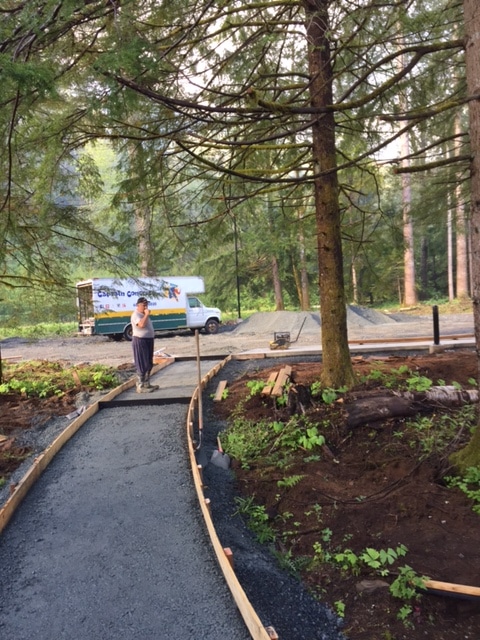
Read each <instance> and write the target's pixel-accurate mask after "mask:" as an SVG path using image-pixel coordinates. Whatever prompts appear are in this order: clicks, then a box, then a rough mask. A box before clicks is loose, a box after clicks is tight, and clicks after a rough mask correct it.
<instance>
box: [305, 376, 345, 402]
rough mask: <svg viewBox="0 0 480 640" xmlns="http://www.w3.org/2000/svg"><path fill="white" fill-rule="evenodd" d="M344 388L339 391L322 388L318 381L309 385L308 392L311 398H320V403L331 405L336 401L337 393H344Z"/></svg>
mask: <svg viewBox="0 0 480 640" xmlns="http://www.w3.org/2000/svg"><path fill="white" fill-rule="evenodd" d="M346 390H347V389H346V387H341V388H340V389H332V388H331V387H326V388H323V387H322V383H321V382H320V381H319V380H316V381H315V382H312V384H311V385H310V392H311V394H312V396H314V397H316V396H321V398H322V402H324V403H325V404H333V403H334V402H335V401H336V400H337V399H338V394H339V393H345V391H346Z"/></svg>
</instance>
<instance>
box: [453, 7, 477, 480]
mask: <svg viewBox="0 0 480 640" xmlns="http://www.w3.org/2000/svg"><path fill="white" fill-rule="evenodd" d="M463 10H464V19H465V62H466V73H467V91H468V97H469V98H470V100H469V102H468V115H469V123H470V146H471V155H472V160H471V215H470V237H471V242H472V300H473V321H474V326H475V347H476V351H477V363H478V365H477V367H478V372H477V379H478V381H479V382H480V99H479V97H478V96H480V10H479V6H478V0H463ZM474 96H476V98H474ZM450 461H451V463H452V464H453V465H454V466H455V467H456V468H457V469H458V471H459V472H460V473H463V472H465V470H466V469H467V468H468V467H470V466H480V425H479V424H478V423H477V427H476V429H475V431H474V433H473V436H472V438H471V440H470V442H469V443H468V444H467V446H466V447H465V448H464V449H461V450H460V451H458V452H457V453H456V454H453V455H452V456H451V457H450Z"/></svg>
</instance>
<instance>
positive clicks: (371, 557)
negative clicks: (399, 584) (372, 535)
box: [359, 544, 407, 576]
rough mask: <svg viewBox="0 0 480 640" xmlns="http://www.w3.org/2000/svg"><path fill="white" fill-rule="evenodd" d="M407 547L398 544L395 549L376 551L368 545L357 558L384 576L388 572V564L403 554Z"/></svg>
mask: <svg viewBox="0 0 480 640" xmlns="http://www.w3.org/2000/svg"><path fill="white" fill-rule="evenodd" d="M406 553H407V547H406V546H405V545H403V544H400V545H399V546H398V547H397V548H396V549H391V548H389V549H381V550H380V551H377V550H376V549H372V548H371V547H368V548H367V549H364V551H362V553H361V554H360V557H359V559H360V560H361V562H363V563H364V564H365V566H367V567H369V568H370V569H374V570H375V571H377V572H378V573H379V574H380V575H382V576H386V575H388V573H389V570H388V568H387V567H388V566H391V565H393V564H394V563H395V562H396V561H397V560H398V558H400V557H403V556H405V555H406Z"/></svg>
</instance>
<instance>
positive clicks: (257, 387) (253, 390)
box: [247, 380, 273, 397]
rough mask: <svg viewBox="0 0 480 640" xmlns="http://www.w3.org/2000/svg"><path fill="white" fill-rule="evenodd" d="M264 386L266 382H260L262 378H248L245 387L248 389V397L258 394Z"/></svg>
mask: <svg viewBox="0 0 480 640" xmlns="http://www.w3.org/2000/svg"><path fill="white" fill-rule="evenodd" d="M265 386H266V384H265V382H262V380H249V381H248V382H247V387H248V389H250V397H253V396H256V395H258V394H260V393H261V392H262V391H263V389H264V388H265ZM271 386H273V385H271Z"/></svg>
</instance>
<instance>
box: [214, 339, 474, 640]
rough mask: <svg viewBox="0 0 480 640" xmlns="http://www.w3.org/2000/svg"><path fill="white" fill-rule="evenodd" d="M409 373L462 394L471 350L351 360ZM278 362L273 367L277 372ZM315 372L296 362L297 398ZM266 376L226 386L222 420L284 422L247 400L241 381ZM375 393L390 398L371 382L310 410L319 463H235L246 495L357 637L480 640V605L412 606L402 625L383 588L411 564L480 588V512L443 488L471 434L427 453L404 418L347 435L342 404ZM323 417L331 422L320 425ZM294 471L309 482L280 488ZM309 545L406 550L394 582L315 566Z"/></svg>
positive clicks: (456, 432) (261, 402) (450, 601)
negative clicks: (319, 437)
mask: <svg viewBox="0 0 480 640" xmlns="http://www.w3.org/2000/svg"><path fill="white" fill-rule="evenodd" d="M403 365H406V366H407V367H408V368H409V369H410V371H412V372H416V373H417V374H418V375H422V376H426V377H428V378H430V379H431V380H433V381H434V383H435V384H437V383H438V381H442V382H441V384H452V383H453V382H457V383H459V384H461V385H462V386H463V387H464V388H471V379H475V378H476V371H477V362H476V356H475V354H474V352H472V351H467V350H465V351H456V352H450V353H439V354H432V355H419V356H415V357H403V356H398V357H397V356H395V357H391V358H387V359H386V360H384V364H383V365H382V364H380V363H379V362H378V361H374V360H373V359H372V358H369V359H363V358H356V359H355V360H354V368H355V371H356V373H357V374H358V375H364V374H367V373H368V372H370V371H372V370H379V369H380V368H383V367H385V370H388V369H389V368H393V369H399V368H400V367H401V366H403ZM281 366H282V365H281V364H276V366H275V367H273V368H272V369H271V370H272V371H278V370H279V368H280V367H281ZM320 367H321V365H320V364H319V363H313V364H312V363H302V362H299V363H298V364H296V365H293V366H292V382H293V383H294V385H295V388H296V389H298V390H300V391H301V390H302V389H304V388H305V387H309V385H310V384H311V383H312V382H314V381H318V379H319V371H320ZM269 373H270V370H269V369H265V370H262V372H261V373H260V374H259V372H258V371H257V372H255V374H245V375H244V376H242V377H241V378H239V379H237V380H236V381H235V382H234V383H233V384H231V385H230V386H229V392H228V396H227V398H226V399H225V400H223V401H222V402H221V403H217V404H216V407H217V408H216V411H217V412H218V414H219V417H222V418H225V417H227V416H229V415H230V414H231V413H232V411H234V409H235V407H237V405H238V403H239V402H240V401H243V402H244V404H243V408H242V412H241V414H242V417H243V418H246V419H248V420H261V419H271V420H277V421H281V420H287V419H288V417H289V409H288V408H285V407H281V406H278V404H276V403H275V402H274V400H273V399H272V398H266V397H262V396H260V395H256V396H254V397H251V398H250V397H249V398H248V399H246V400H245V398H247V396H248V395H249V393H250V392H249V390H248V388H247V387H246V382H247V381H248V380H259V379H260V380H265V381H266V380H267V379H268V375H269ZM469 379H470V382H469ZM379 391H381V392H382V393H383V392H385V393H387V394H388V393H389V391H388V390H386V389H385V388H384V389H383V390H381V389H380V383H378V382H377V383H373V382H369V383H368V384H366V383H364V384H362V385H359V386H358V388H356V389H355V390H354V391H352V392H349V393H348V394H347V395H346V396H345V397H344V399H343V401H342V402H341V403H340V402H337V403H334V404H333V405H326V404H324V403H321V402H319V401H316V400H315V399H314V401H313V402H312V404H309V403H308V402H307V403H306V404H307V405H308V404H309V406H308V407H307V408H306V414H307V415H308V417H309V419H310V421H311V422H314V423H315V424H318V425H320V427H319V428H320V430H321V432H322V433H323V434H324V435H325V437H326V447H324V448H323V451H322V452H321V456H320V457H319V459H317V460H315V461H310V462H306V461H305V458H306V457H307V456H308V455H311V453H312V452H311V451H309V452H305V451H303V452H301V453H300V454H299V455H297V456H296V458H295V460H294V461H292V464H291V466H289V468H288V469H287V470H285V469H279V468H278V467H277V468H275V467H273V466H271V465H270V466H266V465H264V464H262V463H258V464H256V465H255V466H253V465H252V466H251V467H250V468H249V469H243V468H242V467H241V465H240V464H239V463H238V462H236V461H233V463H232V464H233V468H234V470H235V474H236V479H237V482H238V486H239V490H240V492H241V493H242V494H244V495H245V496H251V495H254V496H255V501H256V503H257V504H260V505H264V506H265V509H266V513H267V514H268V515H269V525H270V526H272V527H273V528H274V529H275V530H276V531H277V537H276V540H277V542H276V551H277V552H279V553H280V554H281V555H283V557H284V558H286V557H289V558H290V560H289V562H290V564H291V565H292V566H293V565H295V566H296V567H297V569H298V568H300V569H299V574H300V576H301V578H302V580H303V581H304V582H305V583H306V584H308V586H309V587H310V589H311V590H312V592H313V593H314V594H316V595H317V596H318V597H319V598H320V599H321V600H322V601H324V602H328V603H330V605H331V606H332V608H336V605H335V603H339V602H340V603H343V605H345V626H344V632H345V635H346V636H347V637H348V638H349V639H350V640H388V639H391V640H393V639H394V640H399V639H404V638H408V639H409V640H412V639H413V640H416V639H420V638H435V640H447V639H448V640H460V639H462V640H465V639H470V640H478V638H480V602H479V600H472V599H470V600H466V599H462V598H452V597H444V596H443V595H437V594H435V595H434V594H432V593H427V594H422V595H421V596H420V597H419V599H418V600H413V601H411V606H412V611H411V614H410V615H408V617H407V619H406V622H405V623H404V622H402V621H400V620H399V619H398V618H397V615H398V613H399V611H400V608H401V607H402V606H403V604H404V602H401V601H400V600H399V599H397V598H394V597H393V596H392V595H390V593H389V589H388V586H389V584H390V583H392V582H393V580H394V579H395V577H396V575H397V574H398V570H399V568H401V567H404V566H405V565H409V566H410V567H412V568H413V569H414V571H415V572H416V574H417V575H418V576H427V577H428V578H430V579H432V580H438V581H442V582H449V583H460V584H463V585H471V586H476V587H480V581H479V577H478V567H479V565H480V545H479V533H478V532H479V524H480V519H479V518H480V516H479V515H478V514H476V513H475V512H474V511H473V510H472V504H473V503H472V501H471V500H468V499H467V498H466V497H465V495H464V494H463V493H462V492H460V490H458V489H449V488H447V487H446V486H445V483H444V481H443V478H444V476H445V475H446V474H448V473H449V472H451V469H450V468H449V463H448V455H449V454H450V453H451V452H452V451H454V450H456V449H458V448H460V447H462V446H463V445H464V444H465V442H467V441H468V439H469V437H470V431H469V429H468V427H466V426H465V425H462V422H461V421H460V420H459V419H458V417H457V419H456V422H455V428H454V429H453V432H452V433H451V434H450V436H449V439H448V441H447V442H445V441H443V442H442V443H440V442H438V438H436V437H435V433H432V434H429V436H430V440H429V441H428V442H429V444H428V447H427V453H428V455H425V449H422V444H421V443H422V441H423V442H424V443H425V442H426V440H425V434H424V435H423V436H422V437H421V438H419V437H418V430H417V431H415V430H414V429H413V428H412V427H411V426H409V423H408V421H407V420H405V419H403V418H398V419H390V420H386V421H384V422H378V421H376V422H370V423H368V424H364V425H362V426H357V427H355V428H348V427H347V426H346V412H345V409H344V407H345V405H346V404H347V403H349V402H350V401H356V400H358V399H359V398H361V397H365V396H369V397H370V396H371V395H372V394H374V393H378V392H379ZM297 408H298V407H297ZM456 411H458V409H457V410H455V409H446V408H444V407H440V406H429V407H428V406H425V405H424V406H423V407H421V408H420V413H419V415H420V416H422V415H423V416H432V415H433V414H436V415H437V417H439V416H451V417H452V418H453V419H454V420H455V412H456ZM290 413H291V408H290ZM443 419H444V420H445V419H446V418H445V417H444V418H443ZM324 421H328V423H329V424H330V426H329V427H325V426H324V425H325V422H324ZM297 474H298V475H299V476H302V479H301V480H300V481H299V482H298V483H297V484H295V486H291V487H289V488H285V487H283V488H279V485H278V482H279V481H283V480H285V478H288V477H292V476H295V475H297ZM286 531H289V532H290V533H285V532H286ZM329 532H331V533H329ZM314 543H321V545H322V549H323V551H324V554H333V553H338V552H340V551H344V550H345V549H347V548H348V549H351V550H353V551H354V552H355V553H356V554H357V555H358V554H360V553H361V552H362V551H363V550H364V549H366V548H373V549H375V550H378V551H380V550H387V549H389V548H392V549H396V548H397V547H398V546H399V545H401V544H403V545H405V546H406V547H407V549H408V551H407V554H406V556H405V557H403V558H400V559H399V561H398V562H397V563H395V564H394V565H393V566H392V567H391V568H390V573H389V575H388V576H380V575H379V574H378V573H376V572H375V571H367V570H365V568H363V569H362V570H361V571H360V573H359V574H358V575H353V574H352V571H344V572H341V571H339V569H338V568H336V567H335V566H334V564H333V563H332V562H328V561H324V562H317V563H316V564H312V563H311V562H310V563H308V560H306V559H308V558H310V559H311V558H312V554H313V545H314ZM290 554H291V555H290ZM307 566H308V568H306V567H307ZM337 606H338V605H337ZM337 610H338V609H337Z"/></svg>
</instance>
